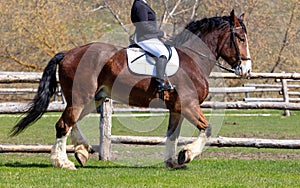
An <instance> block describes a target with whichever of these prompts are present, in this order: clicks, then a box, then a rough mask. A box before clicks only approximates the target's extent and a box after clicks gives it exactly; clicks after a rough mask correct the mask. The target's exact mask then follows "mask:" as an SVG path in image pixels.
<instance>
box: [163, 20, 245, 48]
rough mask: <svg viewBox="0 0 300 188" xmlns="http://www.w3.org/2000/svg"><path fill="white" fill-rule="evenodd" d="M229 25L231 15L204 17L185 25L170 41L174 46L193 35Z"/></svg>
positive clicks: (204, 33)
mask: <svg viewBox="0 0 300 188" xmlns="http://www.w3.org/2000/svg"><path fill="white" fill-rule="evenodd" d="M239 22H240V24H241V26H242V27H243V30H244V32H246V33H247V31H246V27H245V25H244V24H243V21H242V20H240V19H239ZM229 27H230V16H223V17H212V18H204V19H201V20H197V21H191V22H190V23H188V24H187V25H186V26H185V28H184V30H183V31H182V32H181V33H179V34H178V35H176V36H174V37H173V38H171V39H170V41H169V42H170V43H171V44H172V45H174V46H180V45H182V44H183V43H184V42H185V41H187V40H188V39H189V38H190V37H191V35H197V36H199V37H201V36H204V35H206V34H208V33H210V32H212V31H214V30H221V29H225V28H229Z"/></svg>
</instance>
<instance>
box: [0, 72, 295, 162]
mask: <svg viewBox="0 0 300 188" xmlns="http://www.w3.org/2000/svg"><path fill="white" fill-rule="evenodd" d="M40 78H41V73H14V72H0V84H11V83H38V82H39V80H40ZM210 78H211V79H240V78H239V77H237V76H235V75H234V74H231V73H212V74H211V75H210ZM251 79H273V80H276V82H277V84H257V83H251V84H244V85H243V86H241V87H211V88H210V93H215V94H217V93H222V94H224V93H240V94H241V93H243V94H244V95H245V97H244V99H243V100H242V101H238V102H224V101H223V102H222V101H220V102H213V101H206V102H204V103H203V104H202V105H201V106H202V107H203V108H222V109H280V110H285V112H286V115H289V110H300V104H299V103H297V102H299V96H300V95H299V92H298V91H297V89H299V88H300V87H299V84H297V82H299V81H300V74H298V73H252V75H251ZM295 83H296V84H295ZM291 89H292V90H293V91H290V90H291ZM35 91H36V89H35V88H21V89H17V88H1V89H0V94H1V93H2V94H16V93H17V94H24V93H26V92H35ZM258 92H277V93H279V94H281V97H277V98H274V97H272V98H269V97H267V98H262V97H260V98H257V97H252V96H251V95H252V94H253V93H258ZM59 96H60V97H62V96H61V94H60V93H59V92H58V94H57V97H59ZM293 96H297V97H293ZM26 106H27V105H26V104H24V103H12V102H5V103H1V104H0V109H1V110H0V113H20V112H24V111H25V110H26ZM64 107H65V104H64V103H63V101H62V100H60V101H55V102H52V103H51V104H50V105H49V108H48V111H62V110H63V109H64ZM113 110H114V111H119V112H120V111H122V112H125V111H130V112H134V111H147V112H151V111H152V110H153V111H162V112H166V110H165V109H138V108H130V109H128V108H126V109H124V108H114V109H113V108H112V102H111V101H110V100H109V101H107V102H105V104H104V105H103V110H102V113H101V117H102V118H101V126H100V140H101V141H100V145H99V146H96V148H99V154H100V159H102V160H109V159H110V148H111V144H112V143H130V144H163V143H164V140H165V138H161V137H152V138H151V137H150V138H149V137H128V136H113V135H111V126H112V125H111V122H112V121H111V118H112V114H113ZM193 139H194V138H180V143H188V142H191V141H192V140H193ZM208 144H209V145H211V146H219V147H221V146H227V147H229V146H239V147H240V146H246V147H257V148H262V147H265V148H268V147H273V148H274V147H275V148H293V149H300V141H299V140H268V139H242V138H224V137H222V138H214V139H212V140H211V141H210V142H209V143H208ZM22 147H23V148H25V150H22V149H20V148H22ZM28 147H29V148H28ZM28 147H27V146H20V147H17V149H16V148H15V149H14V146H1V145H0V152H9V151H11V152H20V151H27V152H28V151H29V152H30V151H31V152H35V149H34V148H36V152H47V151H48V149H49V146H46V149H45V148H44V149H42V148H43V147H42V148H41V147H40V146H32V147H33V149H32V148H31V149H30V146H28ZM69 147H71V146H69ZM68 151H69V152H72V149H70V148H69V149H68Z"/></svg>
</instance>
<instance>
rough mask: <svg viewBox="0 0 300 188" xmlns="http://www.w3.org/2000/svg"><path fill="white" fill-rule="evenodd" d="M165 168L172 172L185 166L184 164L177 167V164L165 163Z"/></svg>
mask: <svg viewBox="0 0 300 188" xmlns="http://www.w3.org/2000/svg"><path fill="white" fill-rule="evenodd" d="M165 167H166V168H169V169H174V170H177V169H186V168H187V166H186V165H185V164H183V165H179V164H178V163H176V162H172V161H165Z"/></svg>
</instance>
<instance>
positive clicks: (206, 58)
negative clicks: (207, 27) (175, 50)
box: [183, 35, 216, 77]
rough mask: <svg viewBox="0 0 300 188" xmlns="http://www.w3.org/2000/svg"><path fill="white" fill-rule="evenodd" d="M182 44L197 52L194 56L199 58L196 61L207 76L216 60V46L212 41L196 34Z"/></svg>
mask: <svg viewBox="0 0 300 188" xmlns="http://www.w3.org/2000/svg"><path fill="white" fill-rule="evenodd" d="M183 46H185V47H187V48H188V49H190V50H192V51H193V52H194V53H195V54H197V56H195V58H199V60H197V62H198V63H199V64H200V67H201V68H202V69H203V72H204V73H205V74H206V75H207V77H208V76H209V74H210V73H211V71H212V69H213V68H214V65H215V62H216V55H215V49H216V48H215V46H214V43H212V42H210V41H209V40H206V39H205V38H203V39H201V38H199V37H198V36H196V35H194V36H193V37H191V38H190V39H189V40H188V41H186V42H185V43H184V44H183Z"/></svg>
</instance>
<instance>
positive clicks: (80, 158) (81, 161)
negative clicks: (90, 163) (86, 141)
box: [75, 152, 88, 167]
mask: <svg viewBox="0 0 300 188" xmlns="http://www.w3.org/2000/svg"><path fill="white" fill-rule="evenodd" d="M75 158H76V160H77V161H78V163H79V164H80V166H81V167H84V165H85V163H86V161H87V160H88V158H86V157H85V156H84V155H83V154H81V153H79V152H76V153H75Z"/></svg>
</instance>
